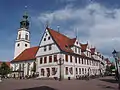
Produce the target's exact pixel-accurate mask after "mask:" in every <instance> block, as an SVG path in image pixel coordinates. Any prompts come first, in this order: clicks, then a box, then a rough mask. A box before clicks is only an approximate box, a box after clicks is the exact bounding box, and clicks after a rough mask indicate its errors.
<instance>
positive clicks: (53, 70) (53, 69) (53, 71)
mask: <svg viewBox="0 0 120 90" xmlns="http://www.w3.org/2000/svg"><path fill="white" fill-rule="evenodd" d="M56 72H57V71H56V70H55V67H53V68H52V75H55V74H56Z"/></svg>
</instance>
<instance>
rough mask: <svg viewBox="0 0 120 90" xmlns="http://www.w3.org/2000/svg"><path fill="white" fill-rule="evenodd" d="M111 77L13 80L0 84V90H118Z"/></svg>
mask: <svg viewBox="0 0 120 90" xmlns="http://www.w3.org/2000/svg"><path fill="white" fill-rule="evenodd" d="M117 87H118V84H117V82H116V81H115V80H114V78H113V77H103V78H97V79H92V80H89V81H86V80H62V81H56V80H34V79H29V80H15V79H7V80H3V82H0V90H118V89H117Z"/></svg>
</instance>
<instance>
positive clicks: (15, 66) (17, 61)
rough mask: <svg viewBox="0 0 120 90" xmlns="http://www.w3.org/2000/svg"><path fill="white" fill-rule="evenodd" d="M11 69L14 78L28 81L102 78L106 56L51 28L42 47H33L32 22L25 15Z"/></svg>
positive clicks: (42, 40) (21, 23) (44, 37)
mask: <svg viewBox="0 0 120 90" xmlns="http://www.w3.org/2000/svg"><path fill="white" fill-rule="evenodd" d="M10 66H11V68H12V70H13V73H12V77H20V76H21V77H25V76H26V75H27V76H30V75H33V73H35V72H37V73H38V74H39V76H38V78H55V77H57V78H64V79H67V78H68V77H70V78H73V79H75V78H76V77H77V76H84V75H88V74H89V75H100V74H101V73H104V72H105V61H104V58H103V55H102V54H101V53H99V52H97V51H96V48H93V47H90V45H89V43H86V44H82V43H80V42H79V41H78V40H77V38H73V39H72V38H69V37H67V36H65V35H63V34H62V33H60V32H58V31H56V30H53V29H50V28H48V27H46V29H45V31H44V34H43V36H42V38H41V41H40V44H39V45H38V46H36V47H30V31H29V21H28V16H27V15H26V14H25V15H24V16H23V20H22V21H21V22H20V29H19V30H18V35H17V40H16V43H15V53H14V59H13V60H12V61H11V65H10ZM34 69H35V70H34Z"/></svg>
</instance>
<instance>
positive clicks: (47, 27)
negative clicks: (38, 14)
mask: <svg viewBox="0 0 120 90" xmlns="http://www.w3.org/2000/svg"><path fill="white" fill-rule="evenodd" d="M47 30H52V31H54V32H56V33H58V34H60V35H62V36H64V37H66V38H68V39H75V38H70V37H68V36H66V35H64V34H62V33H60V32H58V31H56V30H54V29H51V28H48V27H47Z"/></svg>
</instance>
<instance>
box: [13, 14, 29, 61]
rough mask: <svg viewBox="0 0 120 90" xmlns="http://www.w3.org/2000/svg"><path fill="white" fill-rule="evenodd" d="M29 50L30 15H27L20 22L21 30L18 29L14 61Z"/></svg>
mask: <svg viewBox="0 0 120 90" xmlns="http://www.w3.org/2000/svg"><path fill="white" fill-rule="evenodd" d="M27 48H30V31H29V21H28V15H27V13H25V14H24V15H23V19H22V21H21V22H20V28H19V29H18V34H17V39H16V42H15V52H14V59H15V58H16V57H17V56H18V55H19V54H20V53H22V52H23V51H24V50H25V49H27Z"/></svg>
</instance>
